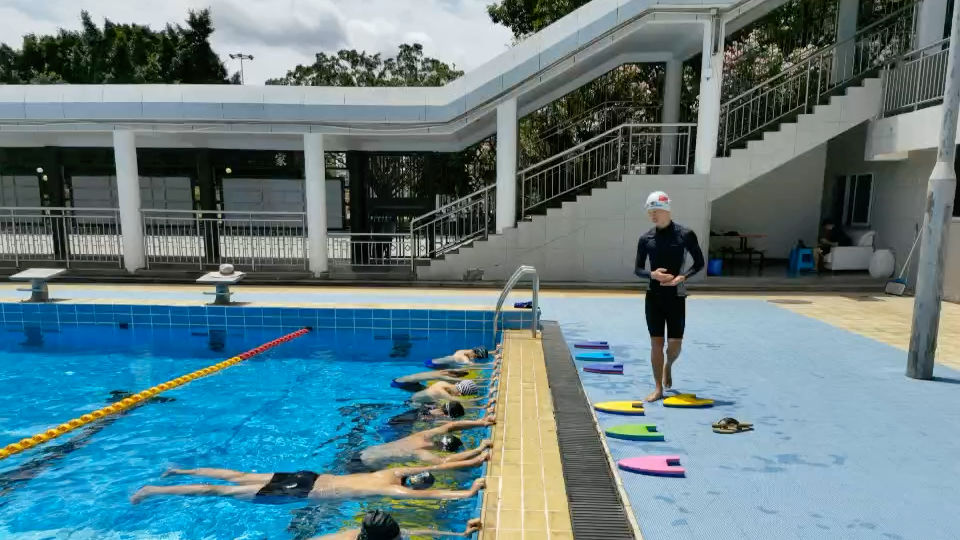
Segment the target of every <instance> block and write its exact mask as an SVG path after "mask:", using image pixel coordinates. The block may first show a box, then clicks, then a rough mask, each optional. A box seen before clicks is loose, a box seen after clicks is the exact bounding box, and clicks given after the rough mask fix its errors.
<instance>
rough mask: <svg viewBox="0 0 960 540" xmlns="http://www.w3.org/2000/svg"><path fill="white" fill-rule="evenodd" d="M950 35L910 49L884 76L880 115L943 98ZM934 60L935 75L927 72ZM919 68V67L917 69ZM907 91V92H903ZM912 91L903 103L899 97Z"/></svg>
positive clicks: (913, 109)
mask: <svg viewBox="0 0 960 540" xmlns="http://www.w3.org/2000/svg"><path fill="white" fill-rule="evenodd" d="M949 45H950V38H945V39H941V40H939V41H937V42H935V43H931V44H929V45H927V46H925V47H921V48H919V49H915V50H913V51H910V52H908V53H906V54H904V55H903V56H901V57H900V58H898V59H897V61H896V62H895V63H893V64H892V65H891V69H890V71H888V72H887V74H886V76H885V77H884V78H883V107H882V109H881V111H880V116H881V117H883V116H887V115H890V114H899V113H902V112H906V111H915V110H917V109H919V108H921V107H923V106H925V105H932V104H934V103H936V102H938V101H940V100H942V99H943V88H944V82H945V81H946V77H947V58H946V57H947V53H948V52H949ZM930 63H934V66H933V68H934V72H933V75H932V77H931V76H930V74H929V73H925V71H927V70H928V69H929V68H927V65H928V64H930ZM914 68H915V70H914ZM900 90H905V92H900ZM904 93H909V94H912V97H911V98H908V99H906V100H902V101H904V102H903V103H899V102H898V101H900V100H897V98H898V97H903V94H904Z"/></svg>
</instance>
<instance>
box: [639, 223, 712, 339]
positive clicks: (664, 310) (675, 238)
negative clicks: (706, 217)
mask: <svg viewBox="0 0 960 540" xmlns="http://www.w3.org/2000/svg"><path fill="white" fill-rule="evenodd" d="M687 253H689V254H690V256H691V257H692V258H693V265H692V266H690V268H689V269H688V270H687V271H686V272H682V270H683V265H684V262H686V258H687ZM648 258H649V259H650V270H647V269H646V263H647V259H648ZM703 264H704V261H703V251H701V250H700V244H699V242H698V241H697V235H696V233H694V232H693V231H692V230H690V229H688V228H686V227H684V226H683V225H680V224H679V223H676V222H670V224H669V225H667V226H666V227H664V228H662V229H658V228H656V227H654V228H652V229H650V230H649V231H648V232H647V233H645V234H644V235H643V236H641V237H640V240H639V241H638V242H637V261H636V266H635V267H634V273H635V274H636V275H637V276H638V277H641V278H645V279H649V280H650V284H649V285H648V287H647V296H646V301H645V306H644V308H645V309H644V311H645V312H646V317H647V330H648V331H649V332H650V336H651V337H669V338H670V339H682V338H683V330H684V326H685V323H686V296H687V289H686V287H685V286H684V285H683V284H682V283H681V284H680V285H678V286H676V287H666V286H663V285H662V284H660V282H659V281H657V280H655V279H653V278H651V277H650V272H651V271H652V270H656V269H657V268H664V269H665V270H666V272H667V273H668V274H670V275H673V276H679V275H683V276H685V277H687V278H689V277H690V276H692V275H694V274H696V273H697V272H699V271H700V270H702V269H703ZM681 272H682V273H681Z"/></svg>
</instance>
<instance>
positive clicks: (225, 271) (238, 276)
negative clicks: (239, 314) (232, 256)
mask: <svg viewBox="0 0 960 540" xmlns="http://www.w3.org/2000/svg"><path fill="white" fill-rule="evenodd" d="M245 277H247V274H246V273H245V272H237V271H236V270H234V269H233V265H232V264H224V265H221V266H220V271H219V272H210V273H208V274H205V275H203V276H202V277H200V279H198V280H197V283H212V284H214V285H216V287H217V288H216V291H215V292H205V293H203V294H208V295H213V297H214V298H213V304H214V305H217V306H228V305H230V296H231V294H232V293H231V292H230V286H231V285H236V284H237V283H240V282H241V281H243V278H245Z"/></svg>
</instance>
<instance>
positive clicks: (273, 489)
mask: <svg viewBox="0 0 960 540" xmlns="http://www.w3.org/2000/svg"><path fill="white" fill-rule="evenodd" d="M319 477H320V475H319V474H317V473H315V472H310V471H298V472H295V473H274V475H273V477H272V478H271V479H270V481H269V482H267V485H265V486H263V488H262V489H261V490H260V491H258V492H257V497H286V498H293V499H306V498H307V496H308V495H309V494H310V492H311V491H312V490H313V484H314V483H315V482H316V481H317V478H319Z"/></svg>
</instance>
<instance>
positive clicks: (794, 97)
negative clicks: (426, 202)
mask: <svg viewBox="0 0 960 540" xmlns="http://www.w3.org/2000/svg"><path fill="white" fill-rule="evenodd" d="M916 13H917V5H916V4H911V5H908V6H905V7H904V8H902V9H900V10H898V11H896V12H894V13H892V14H890V15H887V16H886V17H884V18H882V19H880V20H878V21H876V22H874V23H872V24H871V25H869V26H867V27H866V28H863V29H862V30H860V31H858V32H857V33H856V35H854V36H853V37H851V38H850V39H847V40H844V41H842V42H839V43H835V44H833V45H831V46H829V47H826V48H824V49H821V50H820V51H818V52H816V53H814V54H812V55H810V56H807V57H805V58H804V59H803V60H802V61H800V62H799V63H797V64H795V65H793V66H791V67H789V68H787V69H785V70H784V71H782V72H781V73H779V74H778V75H776V76H774V77H771V78H770V79H768V80H766V81H764V82H762V83H760V84H758V85H756V86H754V87H753V88H751V89H750V90H747V91H746V92H743V93H742V94H740V95H738V96H736V97H734V98H732V99H730V100H728V101H727V102H726V103H724V104H723V105H721V107H720V136H719V138H718V141H717V153H718V155H719V156H727V155H729V153H730V150H732V147H733V146H734V145H737V144H739V143H742V142H743V141H745V140H749V139H750V138H752V137H755V136H759V134H761V133H763V132H764V131H767V130H768V129H770V128H773V127H775V126H777V125H779V124H780V123H782V122H784V121H788V120H791V119H792V118H793V117H795V116H796V115H798V114H801V113H807V112H810V111H812V110H813V107H814V106H815V105H817V104H819V103H820V102H821V100H822V99H823V98H825V97H827V96H829V95H832V93H834V92H835V91H837V90H839V89H842V88H844V87H846V86H849V85H851V84H855V83H856V82H857V81H859V80H862V79H863V78H864V77H865V76H868V75H869V74H871V73H872V72H874V71H878V70H879V69H880V68H882V67H884V66H886V65H887V64H889V63H890V61H891V60H893V59H896V58H899V57H901V56H902V55H903V54H904V53H905V52H906V51H909V50H911V49H912V48H913V41H914V35H915V33H914V21H915V20H916Z"/></svg>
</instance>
